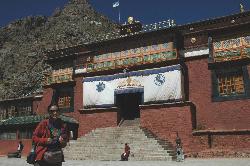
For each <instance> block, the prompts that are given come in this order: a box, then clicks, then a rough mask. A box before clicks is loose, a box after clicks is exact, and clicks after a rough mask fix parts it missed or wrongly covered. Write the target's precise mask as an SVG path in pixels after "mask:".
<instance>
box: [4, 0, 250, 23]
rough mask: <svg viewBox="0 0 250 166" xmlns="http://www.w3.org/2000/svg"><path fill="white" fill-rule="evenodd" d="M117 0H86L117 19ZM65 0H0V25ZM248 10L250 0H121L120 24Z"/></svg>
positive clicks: (183, 20)
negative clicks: (128, 20)
mask: <svg viewBox="0 0 250 166" xmlns="http://www.w3.org/2000/svg"><path fill="white" fill-rule="evenodd" d="M115 1H116V0H89V2H90V4H91V5H92V6H93V8H94V9H95V10H97V11H98V12H99V13H102V14H104V15H106V16H107V17H109V18H110V19H112V20H114V21H116V22H118V8H113V7H112V3H113V2H115ZM67 2H68V0H0V27H2V26H4V25H7V24H8V23H9V22H11V21H14V20H16V19H20V18H22V17H26V16H35V15H46V16H49V15H51V14H52V12H53V11H54V9H55V8H57V7H63V6H64V5H65V4H66V3H67ZM240 3H242V4H243V5H244V8H245V10H246V11H247V10H250V1H249V0H120V6H119V9H120V12H121V23H124V22H125V21H126V20H127V17H129V16H133V17H134V18H135V19H136V20H138V21H140V22H142V23H143V24H150V23H155V22H159V21H163V20H167V19H174V20H175V21H176V23H177V24H178V25H180V24H186V23H190V22H196V21H200V20H205V19H208V18H215V17H221V16H225V15H230V14H234V13H238V12H239V8H240V7H239V4H240Z"/></svg>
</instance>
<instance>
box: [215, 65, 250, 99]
mask: <svg viewBox="0 0 250 166" xmlns="http://www.w3.org/2000/svg"><path fill="white" fill-rule="evenodd" d="M212 81H213V96H212V98H213V100H215V101H220V100H234V99H242V98H249V97H250V95H249V76H248V71H247V67H235V68H232V69H217V70H214V71H212Z"/></svg>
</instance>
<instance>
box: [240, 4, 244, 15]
mask: <svg viewBox="0 0 250 166" xmlns="http://www.w3.org/2000/svg"><path fill="white" fill-rule="evenodd" d="M244 11H245V10H244V6H243V5H242V3H240V12H241V13H243V12H244Z"/></svg>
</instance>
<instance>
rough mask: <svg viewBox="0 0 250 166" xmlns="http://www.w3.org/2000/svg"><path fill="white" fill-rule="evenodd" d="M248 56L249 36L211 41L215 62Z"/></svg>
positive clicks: (249, 55)
mask: <svg viewBox="0 0 250 166" xmlns="http://www.w3.org/2000/svg"><path fill="white" fill-rule="evenodd" d="M246 57H250V36H245V37H239V38H235V39H229V40H223V41H217V42H214V43H213V58H214V61H215V62H219V61H229V60H236V59H242V58H246Z"/></svg>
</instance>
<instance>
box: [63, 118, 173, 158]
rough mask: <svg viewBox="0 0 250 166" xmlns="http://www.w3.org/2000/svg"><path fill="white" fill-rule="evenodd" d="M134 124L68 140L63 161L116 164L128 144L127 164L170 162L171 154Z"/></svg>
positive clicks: (125, 123)
mask: <svg viewBox="0 0 250 166" xmlns="http://www.w3.org/2000/svg"><path fill="white" fill-rule="evenodd" d="M135 121H136V120H135ZM135 121H130V122H128V121H124V123H123V124H122V125H121V126H120V127H108V128H98V129H96V130H93V131H91V132H89V133H88V134H86V135H85V136H83V137H80V138H78V140H71V141H70V142H69V145H68V146H67V147H66V148H64V155H65V159H70V160H105V161H117V160H120V156H121V154H122V153H123V151H124V144H125V143H128V144H129V146H130V151H131V154H130V157H129V160H172V159H173V155H172V154H173V151H171V150H168V149H167V148H166V146H165V147H164V146H161V145H160V144H159V140H157V139H155V138H154V137H153V135H152V134H151V135H150V134H149V133H148V131H145V129H141V128H140V127H139V125H138V123H137V122H135ZM145 133H146V134H147V136H146V135H145Z"/></svg>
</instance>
